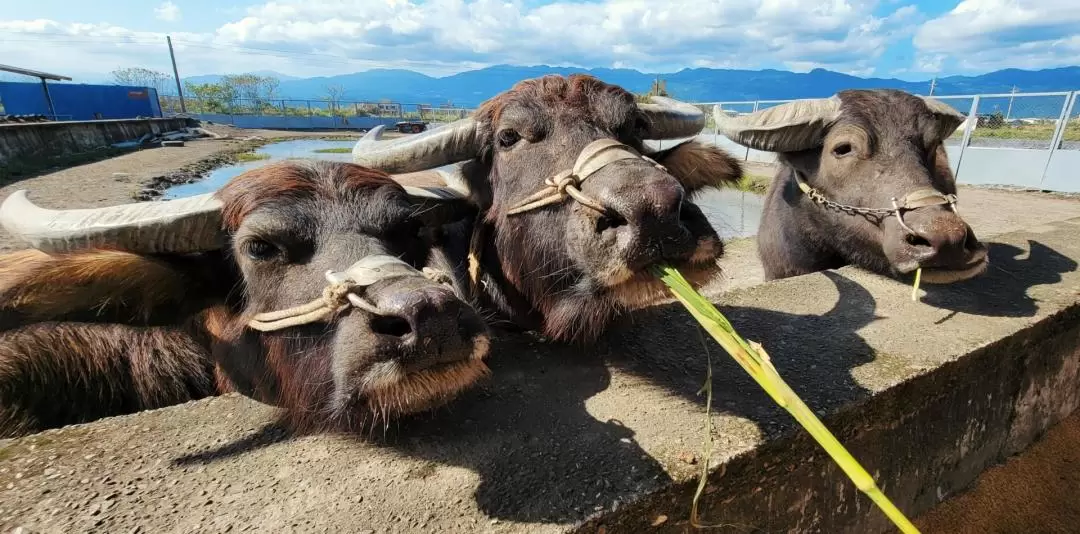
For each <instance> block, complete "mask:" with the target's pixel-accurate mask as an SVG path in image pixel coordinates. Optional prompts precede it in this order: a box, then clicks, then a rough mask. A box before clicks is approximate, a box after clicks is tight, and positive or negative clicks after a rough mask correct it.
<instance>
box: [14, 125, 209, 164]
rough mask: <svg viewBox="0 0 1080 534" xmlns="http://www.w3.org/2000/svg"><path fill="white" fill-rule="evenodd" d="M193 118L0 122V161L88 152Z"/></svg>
mask: <svg viewBox="0 0 1080 534" xmlns="http://www.w3.org/2000/svg"><path fill="white" fill-rule="evenodd" d="M196 124H197V123H196V121H194V120H192V119H126V120H106V121H74V122H42V123H32V124H0V163H2V164H8V163H10V162H13V161H17V160H20V159H29V158H48V157H56V156H65V155H70V154H78V153H82V152H89V151H91V150H96V149H99V148H105V147H108V146H110V145H112V144H113V143H119V142H121V141H130V140H134V139H138V138H140V137H142V136H143V135H145V134H147V133H153V134H159V133H162V132H168V131H172V130H177V129H180V128H185V127H189V126H194V125H196Z"/></svg>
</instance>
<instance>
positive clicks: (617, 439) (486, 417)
mask: <svg viewBox="0 0 1080 534" xmlns="http://www.w3.org/2000/svg"><path fill="white" fill-rule="evenodd" d="M492 353H493V354H496V355H498V356H497V358H495V359H493V360H492V362H491V368H492V371H493V376H494V379H493V380H491V381H490V382H488V384H486V385H485V387H483V388H482V389H480V390H478V391H475V392H472V393H470V394H467V395H466V396H465V397H463V398H461V399H459V401H458V402H455V403H453V404H452V405H450V406H448V407H446V408H444V409H442V410H438V411H436V412H434V413H432V414H429V415H427V416H423V417H416V418H413V419H411V420H408V421H405V422H403V423H401V424H400V425H398V427H397V428H395V429H393V430H392V431H391V432H390V433H389V434H388V435H387V436H386V439H385V440H382V442H381V444H382V445H383V446H386V447H391V448H393V449H395V450H396V451H397V452H399V453H402V454H405V455H407V456H410V457H414V458H423V459H425V460H428V461H433V462H437V463H441V464H446V465H454V466H460V467H466V468H468V469H470V470H472V471H473V472H475V473H477V474H478V475H479V478H480V483H479V487H478V488H477V489H476V493H475V495H474V497H475V499H476V503H477V505H478V506H479V508H480V509H481V510H483V511H484V513H486V514H487V515H489V516H490V517H493V518H498V519H504V520H515V521H530V522H531V521H537V522H558V523H565V522H573V521H577V520H581V519H584V518H585V517H586V516H588V515H589V514H592V513H594V512H595V510H596V509H597V507H610V506H611V505H612V504H613V503H614V502H616V501H619V500H620V499H626V498H627V497H628V496H630V495H636V494H638V493H639V492H640V491H641V490H642V489H647V488H656V487H659V486H660V485H661V484H662V483H663V482H665V481H667V480H669V477H668V475H667V474H666V473H665V472H664V470H663V468H662V467H661V465H660V464H659V463H658V462H657V461H656V460H654V459H653V458H651V457H650V456H649V455H648V454H646V453H645V451H644V450H643V449H642V448H641V447H640V446H639V445H638V443H637V442H636V441H635V440H634V432H633V431H632V430H630V429H629V428H627V427H626V426H624V425H623V424H622V423H621V422H620V421H617V420H610V421H600V420H597V419H596V418H595V417H593V416H592V415H590V414H589V412H588V411H587V410H586V406H585V403H586V401H587V400H588V399H590V398H591V397H593V396H594V395H596V394H597V393H599V392H601V391H603V390H605V389H607V388H608V386H609V385H610V382H611V374H610V372H609V371H608V369H607V367H605V366H604V364H603V362H602V361H601V360H600V358H598V357H597V355H596V352H595V351H584V350H580V349H576V348H574V347H567V346H565V345H557V344H546V343H541V342H539V341H535V340H533V339H532V338H530V337H529V336H526V335H517V334H500V335H498V336H497V339H496V342H495V344H494V346H493V350H492Z"/></svg>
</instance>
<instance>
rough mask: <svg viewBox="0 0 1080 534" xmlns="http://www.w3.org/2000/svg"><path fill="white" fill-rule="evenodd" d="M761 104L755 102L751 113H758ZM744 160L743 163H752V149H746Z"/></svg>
mask: <svg viewBox="0 0 1080 534" xmlns="http://www.w3.org/2000/svg"><path fill="white" fill-rule="evenodd" d="M760 104H761V102H759V101H757V100H755V101H754V109H753V110H752V111H751V112H750V113H757V110H758V106H759V105H760ZM742 159H743V161H750V147H746V153H745V154H743V158H742Z"/></svg>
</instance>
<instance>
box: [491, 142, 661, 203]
mask: <svg viewBox="0 0 1080 534" xmlns="http://www.w3.org/2000/svg"><path fill="white" fill-rule="evenodd" d="M625 159H644V160H646V161H648V162H650V163H652V164H653V165H655V166H656V167H657V168H659V169H660V170H666V169H664V167H663V166H662V165H660V164H659V163H657V162H655V161H653V160H652V159H650V158H649V157H647V156H643V155H641V154H639V153H638V152H637V151H636V150H634V149H633V148H631V147H629V146H627V145H624V144H622V143H620V142H618V141H616V140H614V139H598V140H596V141H593V142H592V143H589V144H588V145H585V148H583V149H582V150H581V153H580V154H578V157H577V161H576V162H575V163H574V168H573V169H568V170H565V171H562V172H559V173H558V174H556V175H554V176H549V177H548V178H546V179H545V180H544V188H543V189H541V190H539V191H537V192H536V193H533V194H532V195H529V196H528V198H526V199H524V200H522V201H521V202H519V203H517V204H515V205H514V206H513V207H512V208H510V210H509V211H507V212H506V214H507V215H516V214H518V213H522V212H526V211H529V210H534V209H537V208H542V207H544V206H547V205H550V204H557V203H559V202H562V201H563V200H565V199H566V197H567V196H569V197H570V198H573V199H574V200H576V201H578V202H580V203H581V204H582V205H583V206H586V207H588V208H590V209H593V210H595V211H597V212H600V213H605V212H606V211H607V208H605V207H604V205H603V204H601V203H600V202H597V201H596V200H594V199H592V198H590V197H589V196H588V195H586V194H585V193H582V192H581V184H582V182H584V181H585V180H586V179H587V178H588V177H590V176H592V175H593V174H595V173H596V172H597V171H599V170H600V169H603V168H604V167H607V166H608V165H610V164H612V163H614V162H616V161H621V160H625Z"/></svg>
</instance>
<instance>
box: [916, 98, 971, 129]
mask: <svg viewBox="0 0 1080 534" xmlns="http://www.w3.org/2000/svg"><path fill="white" fill-rule="evenodd" d="M919 98H921V99H922V101H923V103H925V104H926V107H928V108H930V111H931V112H933V113H934V117H936V118H937V121H938V135H939V139H945V138H947V137H949V136H950V135H952V134H953V133H955V132H956V129H957V128H959V127H960V125H961V124H963V123H964V121H966V120H967V115H964V114H963V113H960V112H959V111H957V110H956V108H954V107H952V106H950V105H948V104H946V103H944V102H942V101H940V100H938V99H936V98H932V97H929V96H922V95H919Z"/></svg>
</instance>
